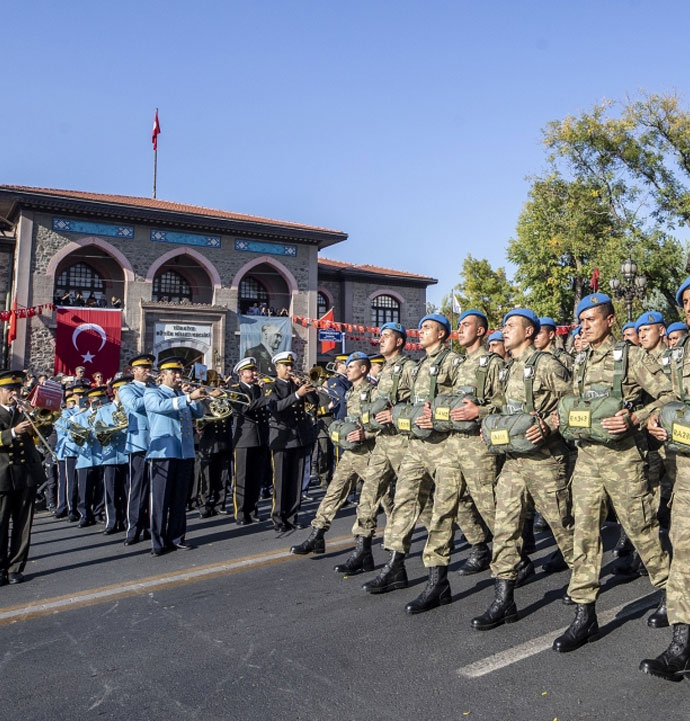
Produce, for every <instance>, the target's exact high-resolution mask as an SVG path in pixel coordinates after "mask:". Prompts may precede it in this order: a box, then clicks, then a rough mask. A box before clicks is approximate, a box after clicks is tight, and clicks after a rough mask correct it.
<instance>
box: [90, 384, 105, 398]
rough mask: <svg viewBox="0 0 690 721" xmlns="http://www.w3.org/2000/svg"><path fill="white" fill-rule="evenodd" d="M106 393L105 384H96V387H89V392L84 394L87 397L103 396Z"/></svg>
mask: <svg viewBox="0 0 690 721" xmlns="http://www.w3.org/2000/svg"><path fill="white" fill-rule="evenodd" d="M107 395H108V394H107V393H106V387H105V386H97V387H96V388H91V390H89V392H88V393H87V394H86V396H87V397H88V398H104V397H105V396H107Z"/></svg>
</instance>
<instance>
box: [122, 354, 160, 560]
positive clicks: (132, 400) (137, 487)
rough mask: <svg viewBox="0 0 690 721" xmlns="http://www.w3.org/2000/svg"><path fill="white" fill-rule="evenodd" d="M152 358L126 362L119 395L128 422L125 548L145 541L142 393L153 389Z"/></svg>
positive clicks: (146, 423) (146, 428) (145, 464)
mask: <svg viewBox="0 0 690 721" xmlns="http://www.w3.org/2000/svg"><path fill="white" fill-rule="evenodd" d="M155 360H156V357H155V356H153V355H151V354H150V353H142V354H140V355H137V356H134V358H132V359H130V361H129V366H130V367H131V369H132V378H133V380H132V382H131V383H128V384H127V385H124V386H122V387H121V388H120V389H119V391H118V394H119V397H120V402H121V403H122V407H123V408H124V410H125V412H126V413H127V417H128V418H129V428H128V430H127V441H126V444H125V452H126V453H127V455H128V456H129V473H128V474H127V528H126V535H125V546H131V545H133V544H135V543H138V542H139V539H140V537H141V536H142V534H143V536H144V538H148V537H149V535H150V534H149V523H150V521H149V497H150V491H151V480H150V477H149V464H148V462H147V461H146V452H147V451H148V449H149V421H148V416H147V415H146V408H145V405H144V393H145V391H146V389H147V388H152V387H154V384H153V382H152V379H151V371H152V370H153V363H154V361H155Z"/></svg>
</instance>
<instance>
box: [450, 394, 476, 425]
mask: <svg viewBox="0 0 690 721" xmlns="http://www.w3.org/2000/svg"><path fill="white" fill-rule="evenodd" d="M450 417H451V419H452V420H454V421H473V420H474V419H475V418H479V406H478V405H477V404H476V403H473V402H472V401H471V400H470V399H469V398H463V399H462V406H461V407H460V408H453V410H452V411H451V412H450Z"/></svg>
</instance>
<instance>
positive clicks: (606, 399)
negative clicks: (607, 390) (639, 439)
mask: <svg viewBox="0 0 690 721" xmlns="http://www.w3.org/2000/svg"><path fill="white" fill-rule="evenodd" d="M624 408H625V403H624V401H623V399H621V398H616V397H614V396H612V395H600V396H594V397H585V398H583V397H581V396H578V395H574V394H572V395H567V396H563V397H562V398H561V399H560V401H559V402H558V421H559V430H560V433H561V435H562V436H563V438H565V440H566V441H587V442H589V443H598V444H600V445H603V446H615V445H617V444H618V443H620V442H621V441H622V440H623V439H624V438H627V437H628V436H629V435H630V434H631V433H632V432H633V431H634V428H633V425H632V424H631V423H630V416H628V415H626V416H625V420H626V423H627V424H628V430H627V431H625V432H624V433H610V432H609V431H607V430H606V429H605V428H604V427H603V426H602V425H601V422H602V421H603V420H604V419H605V418H611V417H612V416H615V415H616V413H618V412H619V411H621V410H623V409H624Z"/></svg>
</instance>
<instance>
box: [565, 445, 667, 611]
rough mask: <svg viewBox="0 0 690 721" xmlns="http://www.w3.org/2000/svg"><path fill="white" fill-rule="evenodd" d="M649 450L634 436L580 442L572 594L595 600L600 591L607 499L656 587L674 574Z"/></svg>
mask: <svg viewBox="0 0 690 721" xmlns="http://www.w3.org/2000/svg"><path fill="white" fill-rule="evenodd" d="M645 465H646V464H645V460H644V455H643V452H641V451H640V450H639V449H638V447H637V445H636V444H635V440H634V438H628V439H625V440H624V441H621V443H620V444H619V445H618V447H616V448H607V447H606V446H602V445H595V444H593V443H586V442H581V443H580V449H579V452H578V456H577V463H576V464H575V471H574V473H573V482H572V486H573V506H574V511H575V539H574V557H573V572H572V576H571V578H570V586H569V587H568V594H569V595H570V597H571V598H572V599H573V601H575V603H594V601H595V600H596V598H597V594H598V592H599V574H600V572H601V558H602V553H603V549H602V542H601V526H602V525H603V523H604V521H605V519H606V514H607V499H608V500H610V502H611V503H612V505H613V508H614V510H615V512H616V515H617V516H618V520H619V521H620V522H621V525H622V526H623V530H624V531H625V532H626V533H627V535H628V538H629V539H630V540H631V541H632V543H633V545H634V546H635V548H636V549H637V552H638V553H639V554H640V559H641V560H642V563H644V565H645V568H646V569H647V571H648V572H649V580H650V581H651V582H652V585H653V586H655V587H656V588H663V587H664V586H665V585H666V579H667V578H668V567H669V559H668V554H667V553H666V552H665V551H664V549H663V548H662V546H661V542H660V540H659V523H658V521H657V517H656V503H655V500H654V496H653V494H652V493H651V491H650V488H649V483H648V480H647V477H646V468H645Z"/></svg>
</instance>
